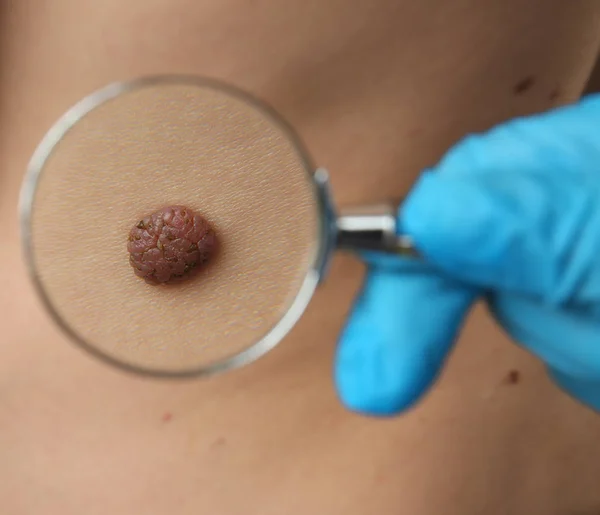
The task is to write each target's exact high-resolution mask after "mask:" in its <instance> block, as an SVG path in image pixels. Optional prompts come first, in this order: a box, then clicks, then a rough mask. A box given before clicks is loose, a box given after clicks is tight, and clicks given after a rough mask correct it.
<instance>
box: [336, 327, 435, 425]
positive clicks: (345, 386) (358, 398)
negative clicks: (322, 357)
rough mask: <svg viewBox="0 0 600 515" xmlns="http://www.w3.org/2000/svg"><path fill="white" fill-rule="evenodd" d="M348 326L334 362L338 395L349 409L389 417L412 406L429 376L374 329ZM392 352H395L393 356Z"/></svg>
mask: <svg viewBox="0 0 600 515" xmlns="http://www.w3.org/2000/svg"><path fill="white" fill-rule="evenodd" d="M357 329H358V328H356V327H350V328H349V329H348V330H347V331H346V332H345V333H344V335H343V336H342V338H341V341H340V344H339V346H338V352H337V356H336V361H335V370H334V377H335V383H336V388H337V392H338V396H339V398H340V400H341V401H342V403H343V404H344V406H345V407H346V408H347V409H349V410H350V411H354V412H357V413H361V414H365V415H371V416H377V417H390V416H393V415H396V414H398V413H401V412H403V411H406V410H407V409H409V408H410V407H412V406H413V405H414V404H415V403H416V401H417V400H418V399H419V398H420V397H421V394H422V393H423V391H424V390H425V389H426V388H427V386H428V384H429V382H430V380H431V378H430V375H431V374H429V373H428V371H427V370H423V368H425V367H419V366H418V365H417V363H415V360H414V359H410V358H409V357H407V356H401V355H397V354H398V353H394V349H395V348H398V343H397V342H385V341H383V340H382V337H381V335H379V334H377V331H376V330H373V329H371V330H369V329H367V328H364V330H363V331H361V330H360V329H358V330H357ZM394 354H396V355H394Z"/></svg>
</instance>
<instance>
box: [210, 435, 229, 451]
mask: <svg viewBox="0 0 600 515" xmlns="http://www.w3.org/2000/svg"><path fill="white" fill-rule="evenodd" d="M226 444H227V439H226V438H225V437H224V436H219V438H217V439H216V440H215V441H214V442H213V443H212V444H211V445H210V446H211V448H212V449H217V448H219V447H224V446H225V445H226Z"/></svg>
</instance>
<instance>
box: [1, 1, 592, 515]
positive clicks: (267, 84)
mask: <svg viewBox="0 0 600 515" xmlns="http://www.w3.org/2000/svg"><path fill="white" fill-rule="evenodd" d="M9 6H10V8H9ZM599 11H600V5H599V4H598V2H596V1H594V0H591V1H585V0H583V1H581V0H578V1H572V2H565V1H564V0H531V1H527V2H523V1H522V0H456V1H452V2H448V1H447V0H423V1H419V2H415V1H408V0H371V1H362V2H360V1H352V2H349V1H348V0H343V1H342V0H285V1H282V0H259V1H253V2H250V1H247V0H203V1H197V0H150V1H149V0H130V1H129V2H123V1H118V0H106V1H104V2H97V1H92V0H52V1H50V0H18V1H15V2H0V23H2V27H1V30H0V217H1V219H2V223H3V224H2V227H3V229H2V238H3V239H2V245H0V313H1V321H2V332H1V333H0V408H1V409H0V497H1V499H2V503H3V504H2V513H6V514H10V515H30V514H33V515H37V514H40V513H41V514H44V515H81V514H85V515H105V514H107V513H110V514H111V515H132V514H143V515H196V514H198V513H209V514H211V515H213V514H214V515H239V514H245V515H282V514H285V515H306V514H317V515H320V514H326V515H365V514H368V515H371V514H373V515H397V514H398V513H409V514H411V515H440V514H444V515H481V514H482V513H484V514H486V515H596V514H598V513H600V491H599V489H598V478H599V477H600V420H599V417H598V415H597V414H594V413H592V412H591V411H589V410H587V409H585V408H583V407H582V406H580V405H579V404H578V403H577V402H575V401H573V400H572V399H570V398H569V397H568V396H566V395H565V394H563V393H562V392H561V391H560V390H559V389H558V388H556V387H555V386H554V385H553V384H552V382H551V381H549V380H548V378H547V376H546V372H545V370H544V367H543V365H542V364H541V363H539V362H538V361H537V360H536V359H534V358H533V357H532V356H530V355H528V354H527V353H526V352H524V351H523V350H522V349H520V348H519V347H518V346H516V345H514V344H513V343H512V342H511V341H510V340H509V339H508V338H507V337H506V336H505V335H504V334H503V333H502V331H500V330H499V329H497V328H496V326H495V324H494V322H493V321H492V320H491V318H490V317H489V316H488V314H487V313H486V311H485V309H483V308H482V307H479V308H478V309H476V310H475V311H474V312H473V313H472V314H471V316H470V318H469V321H468V323H467V325H466V327H465V328H464V331H463V332H462V335H461V338H460V341H459V342H458V344H457V346H456V349H455V350H454V352H453V353H452V355H451V357H450V359H449V361H448V363H447V366H446V368H445V369H444V373H443V375H442V377H441V378H440V380H439V381H438V382H437V384H436V385H435V386H434V388H433V390H432V391H431V392H429V394H428V395H427V396H426V397H425V398H424V399H423V401H422V402H421V403H419V404H418V405H417V406H415V408H414V409H412V410H411V411H410V412H408V413H406V414H404V415H403V416H401V417H398V418H396V419H392V420H372V419H365V418H362V417H360V416H357V415H355V414H352V413H348V412H347V411H346V410H345V409H344V408H343V406H341V405H340V403H339V400H338V399H337V397H336V395H335V391H334V388H333V383H332V377H331V371H332V360H333V355H334V350H335V345H336V340H337V336H338V334H339V331H340V329H341V328H342V326H343V324H344V321H345V317H346V315H347V313H348V310H349V308H350V305H351V303H352V300H353V298H354V295H355V294H356V293H357V292H358V291H359V290H360V287H361V281H362V276H363V271H364V267H363V266H362V265H361V263H360V262H359V261H358V260H356V259H354V258H353V257H351V256H346V255H338V256H336V258H335V260H334V262H333V263H332V267H331V270H330V274H329V276H328V277H327V280H326V281H325V282H324V283H323V285H322V286H321V287H320V289H319V291H318V292H317V294H316V296H315V298H314V299H313V301H312V303H311V305H310V307H309V309H308V311H307V312H306V314H305V316H304V317H303V318H302V320H301V321H300V323H299V324H298V326H297V327H296V328H295V329H294V331H293V332H292V334H290V335H289V336H288V337H287V338H286V339H285V340H284V342H283V343H282V344H281V345H280V346H279V347H278V348H277V349H276V350H274V351H273V352H272V353H271V354H268V355H267V356H266V357H264V358H263V359H261V360H259V361H258V362H256V363H255V364H253V365H252V366H250V367H248V368H244V369H240V370H237V371H235V372H233V373H231V374H229V373H228V374H225V375H223V376H216V377H214V378H212V379H210V380H207V381H190V382H162V381H151V380H148V379H146V378H143V379H140V378H138V377H136V376H130V375H127V374H123V373H120V372H119V371H116V370H114V369H112V368H110V367H107V366H105V365H104V364H102V363H99V362H98V361H97V360H95V359H93V358H90V357H89V356H87V355H86V354H85V353H82V352H81V351H80V350H79V349H77V348H75V347H74V346H72V345H71V344H70V342H69V341H68V340H67V339H66V338H64V337H63V335H62V334H61V332H60V331H59V330H57V329H56V328H55V327H54V325H53V324H52V322H51V321H50V320H49V319H48V317H47V316H46V314H45V312H44V311H43V309H42V308H41V306H40V304H39V301H38V299H37V297H36V296H35V294H34V292H33V290H32V288H31V286H30V283H29V281H28V277H27V271H26V269H25V268H24V266H23V263H22V256H21V252H20V241H19V231H18V223H17V222H18V221H17V199H18V193H19V188H20V184H21V180H22V177H23V171H24V170H25V167H26V165H27V162H28V160H29V158H30V156H31V152H32V151H33V149H34V148H35V147H36V145H37V144H38V142H39V140H40V138H41V137H42V136H43V135H44V134H45V132H46V131H47V129H48V128H49V127H50V126H51V125H52V124H53V123H54V121H55V120H56V118H57V117H59V116H60V115H61V114H62V113H63V112H64V111H65V110H66V109H68V108H69V107H70V106H71V105H73V103H75V102H77V101H78V100H79V99H81V98H82V97H83V96H85V95H87V94H89V93H90V92H92V91H94V90H96V89H97V88H100V87H103V86H105V85H106V84H108V83H110V82H112V81H115V80H122V79H124V78H129V77H137V76H141V75H149V74H155V73H171V72H176V73H181V72H185V73H196V74H201V75H208V76H211V77H215V78H219V79H223V80H225V81H227V82H230V83H232V84H234V85H236V86H238V87H241V88H243V89H245V90H247V91H249V92H251V93H254V94H256V95H257V96H259V97H260V98H262V99H265V100H267V101H268V102H269V103H271V104H272V105H273V106H274V107H275V108H276V109H277V110H278V111H279V112H281V113H282V114H283V115H284V116H285V117H286V118H287V119H288V120H289V122H290V123H291V124H292V125H293V126H294V127H295V128H296V130H297V131H298V132H299V133H300V135H301V136H302V138H303V139H304V140H305V142H306V145H307V147H308V148H309V149H310V151H311V153H312V154H313V157H314V161H315V162H316V163H317V164H318V165H322V166H325V167H326V168H327V169H328V170H329V171H330V174H331V180H332V186H333V190H334V193H335V197H336V201H337V203H338V204H339V205H340V206H346V205H354V204H356V203H363V202H364V203H367V202H377V201H381V200H386V199H387V198H401V197H402V196H403V195H405V194H406V193H407V191H408V189H409V188H410V186H411V184H412V183H413V181H414V180H415V178H416V177H417V175H418V174H419V172H420V170H422V169H423V168H425V167H427V166H429V165H431V164H433V163H435V162H436V161H437V160H438V159H439V158H440V157H441V155H442V154H443V153H444V152H445V150H446V149H447V148H448V147H449V146H451V145H452V144H453V143H454V142H455V141H457V140H458V139H460V138H461V137H463V136H464V135H466V134H468V133H471V132H474V131H479V130H484V129H486V128H488V127H490V126H492V125H494V124H496V123H499V122H501V121H503V120H506V119H508V118H512V117H515V116H520V115H526V114H529V113H533V112H539V111H544V110H547V109H549V108H552V107H555V106H558V105H562V104H566V103H569V102H572V101H574V100H576V99H577V98H578V97H579V95H580V94H581V92H582V91H583V90H584V87H585V84H586V81H587V77H588V76H589V73H590V70H591V69H592V67H593V64H594V61H595V59H596V55H597V50H598V43H599V41H600V23H599V22H600V20H599V17H598V15H599V14H600V13H599ZM40 42H43V44H42V43H40ZM145 193H146V189H145V188H143V187H140V191H135V192H132V194H133V195H135V197H134V198H132V202H134V201H135V202H142V203H143V202H144V199H145V196H144V195H145ZM285 200H286V199H282V201H285ZM162 201H163V202H168V203H174V204H175V203H183V204H185V205H189V206H190V207H192V208H194V207H195V208H197V209H198V211H200V210H201V209H203V205H202V204H201V203H199V204H198V205H195V204H194V203H193V202H188V201H187V200H186V201H183V200H180V199H179V198H175V199H173V200H171V199H169V200H166V199H163V200H162ZM228 201H230V199H228V198H224V199H223V202H228ZM133 205H135V206H138V205H141V204H138V203H135V204H133ZM160 205H161V204H160V203H159V204H153V205H152V206H151V207H150V208H149V209H143V211H142V212H140V213H139V214H138V215H136V216H132V217H127V218H126V219H125V222H126V224H125V225H126V227H125V228H124V230H123V233H122V234H121V233H120V234H119V240H118V241H119V245H120V247H119V249H120V252H121V255H122V259H123V261H124V264H125V268H126V270H125V271H126V272H127V276H126V279H127V278H128V279H131V281H133V282H134V283H135V284H134V286H135V287H136V288H139V287H140V284H138V283H139V282H140V281H141V280H140V279H138V278H137V277H135V276H134V275H133V273H132V271H131V269H130V267H129V264H128V263H127V257H128V256H127V252H126V249H125V244H126V240H127V235H128V231H129V230H130V229H131V227H132V226H133V225H134V224H135V223H136V222H137V221H138V216H139V217H140V218H141V217H143V216H144V215H145V214H146V213H150V212H152V211H153V209H155V208H156V207H160ZM211 214H212V211H207V212H206V215H207V217H210V216H211ZM245 223H246V221H245V220H243V219H240V220H237V221H236V220H231V223H229V224H228V225H227V226H226V227H224V228H223V231H225V230H232V231H235V230H240V228H242V229H243V224H245ZM238 224H239V225H238ZM215 228H216V229H218V234H219V237H221V234H222V232H221V231H222V229H221V226H220V225H215ZM223 234H224V233H223ZM218 261H219V259H217V260H215V263H214V266H218ZM211 266H212V265H211ZM100 275H101V274H100ZM202 279H203V278H201V277H198V278H196V279H195V280H194V281H190V282H189V283H184V284H182V285H180V286H181V288H182V289H184V288H186V287H187V286H188V284H189V285H190V286H193V287H194V288H195V284H194V283H195V282H196V281H198V280H199V281H202ZM86 280H87V278H86ZM91 286H93V284H92V285H91ZM141 286H143V284H142V285H141ZM146 289H147V290H151V292H152V293H155V292H157V291H158V292H159V293H161V294H162V293H163V290H164V292H166V293H165V295H172V296H173V301H174V302H176V298H177V294H178V293H179V292H178V291H177V290H180V288H179V286H177V287H175V288H151V287H148V288H146ZM85 300H86V299H85V298H82V299H81V301H85ZM184 307H185V306H182V308H184ZM182 311H183V309H182ZM161 316H162V313H161V312H160V311H159V310H156V309H154V305H152V304H149V305H148V317H153V318H160V317H161ZM121 323H122V324H128V323H130V321H129V320H127V319H124V320H122V321H121ZM432 323H435V313H432ZM403 343H405V342H398V344H399V345H402V344H403Z"/></svg>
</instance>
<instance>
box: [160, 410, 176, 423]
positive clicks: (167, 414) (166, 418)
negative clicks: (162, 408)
mask: <svg viewBox="0 0 600 515" xmlns="http://www.w3.org/2000/svg"><path fill="white" fill-rule="evenodd" d="M161 420H162V421H163V422H165V423H166V422H171V420H173V413H171V412H170V411H166V412H165V413H163V416H162V417H161Z"/></svg>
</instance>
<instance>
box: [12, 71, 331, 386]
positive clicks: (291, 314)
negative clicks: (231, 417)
mask: <svg viewBox="0 0 600 515" xmlns="http://www.w3.org/2000/svg"><path fill="white" fill-rule="evenodd" d="M161 84H174V85H193V86H198V87H203V88H211V89H217V90H219V91H221V92H224V93H226V94H228V95H230V96H232V97H236V98H238V99H240V100H242V101H243V102H244V103H246V104H250V105H252V106H253V107H254V108H255V109H257V110H258V111H261V112H262V113H263V114H264V115H265V116H266V117H267V118H268V119H270V120H271V121H272V122H273V124H274V125H275V126H277V127H279V128H280V130H281V131H282V132H283V133H284V134H285V135H286V137H287V138H288V139H289V141H290V142H291V143H292V144H293V146H294V148H295V150H296V152H297V153H298V155H299V156H300V159H301V161H302V163H303V165H304V168H305V169H306V171H307V173H308V175H309V177H308V179H309V180H310V182H311V184H312V187H313V189H314V197H315V206H316V210H317V217H318V225H319V227H318V235H317V242H316V244H317V249H316V252H315V256H314V259H313V262H312V263H311V265H310V266H309V268H308V271H307V274H306V277H305V278H304V281H303V283H302V286H301V287H300V289H299V291H298V293H297V295H296V297H295V299H294V300H293V301H292V303H291V305H290V307H289V308H288V311H287V312H286V313H285V314H284V315H283V316H282V318H281V319H280V320H279V321H278V322H277V323H276V324H275V325H274V326H273V327H272V328H271V329H270V330H269V331H268V332H267V334H265V335H264V336H263V337H262V338H261V339H260V340H258V341H256V342H255V343H254V344H252V345H251V346H250V347H248V348H247V349H245V350H243V351H242V352H239V353H237V354H235V355H233V356H230V357H227V358H224V359H223V360H218V361H216V362H214V363H212V364H210V365H208V366H201V367H195V368H190V369H188V370H182V371H173V370H161V369H157V368H149V367H143V366H138V365H134V364H131V363H128V362H126V361H121V360H120V359H118V358H116V357H114V356H112V355H111V354H109V353H106V352H103V351H101V350H99V349H98V348H96V347H95V346H93V345H92V344H90V343H88V342H87V341H86V340H85V339H84V338H82V337H81V336H79V334H78V333H77V332H76V331H75V330H74V329H72V328H71V327H70V326H69V324H68V323H67V322H66V321H65V320H63V318H62V317H61V315H60V314H59V313H58V311H57V310H56V309H55V307H54V305H53V303H52V301H51V300H50V297H49V295H48V294H47V292H46V290H45V288H44V285H43V284H42V282H41V280H40V278H39V276H38V273H37V268H36V265H35V252H34V249H33V242H32V228H31V223H32V214H33V210H34V199H35V194H36V191H37V186H38V181H39V178H40V176H41V175H42V173H43V170H44V165H45V163H46V161H47V159H48V158H49V157H50V156H51V155H52V153H53V152H54V149H55V147H56V146H57V145H58V144H59V143H60V142H61V140H62V138H63V137H64V136H65V135H66V134H67V133H68V132H69V131H70V130H71V128H72V127H73V126H74V125H75V124H76V123H78V122H79V121H80V120H81V119H82V118H84V117H85V116H86V115H87V114H88V113H90V112H91V111H93V110H94V109H96V108H97V107H99V106H101V105H102V104H104V103H106V102H108V101H109V100H112V99H114V98H116V97H118V96H119V95H121V94H123V93H127V92H130V91H134V90H138V89H142V88H145V87H149V86H156V85H161ZM315 171H316V167H315V166H314V165H313V163H312V160H311V159H310V156H309V154H308V152H307V151H306V149H305V147H304V144H303V143H302V141H301V140H300V138H299V137H298V135H297V134H296V133H295V131H294V130H293V129H292V127H291V126H290V125H289V124H288V123H287V122H286V121H285V120H284V119H283V118H282V117H281V116H280V115H279V114H278V113H277V112H276V111H275V110H273V109H272V108H271V107H270V106H268V105H266V104H265V103H264V102H263V101H261V100H258V99H257V98H255V97H253V96H252V95H250V94H248V93H246V92H244V91H241V90H239V89H238V88H236V87H234V86H231V85H228V84H225V83H223V82H221V81H219V80H215V79H210V78H206V77H197V76H190V75H159V76H150V77H145V78H140V79H135V80H132V81H124V82H116V83H113V84H110V85H109V86H106V87H104V88H102V89H100V90H97V91H96V92H94V93H92V94H91V95H89V96H87V97H85V98H84V99H83V100H81V101H79V102H78V103H77V104H75V105H74V106H73V107H72V108H71V109H69V110H68V111H67V112H66V113H65V114H64V115H63V116H62V117H61V118H60V119H59V120H58V121H57V122H56V123H55V124H54V125H53V126H52V128H51V129H50V130H49V131H48V132H47V133H46V135H45V136H44V138H43V139H42V141H41V142H40V144H39V145H38V147H37V148H36V150H35V152H34V153H33V155H32V157H31V160H30V162H29V165H28V167H27V171H26V174H25V179H24V182H23V185H22V188H21V195H20V199H19V213H20V225H21V240H22V247H23V253H24V257H25V263H26V266H27V269H28V273H29V275H30V278H31V280H32V282H33V285H34V288H35V289H36V291H37V294H38V295H39V297H40V299H41V300H42V303H43V305H44V307H45V309H46V310H47V312H48V313H49V314H50V316H51V318H52V319H53V321H54V322H55V323H56V324H57V325H58V326H59V327H60V328H61V329H62V331H63V332H64V333H66V334H67V336H69V337H70V339H71V340H72V341H74V342H75V343H77V344H78V345H79V346H80V347H81V348H83V349H85V350H86V351H87V352H89V353H91V354H92V355H94V356H95V357H97V358H99V359H101V360H103V361H104V362H106V363H108V364H110V365H113V366H116V367H118V368H120V369H123V370H126V371H128V372H134V373H137V374H142V375H147V376H153V377H162V378H190V377H201V376H207V375H211V374H214V373H217V372H224V371H226V370H230V369H233V368H237V367H241V366H243V365H247V364H249V363H251V362H253V361H255V360H256V359H258V358H260V357H261V356H263V355H264V354H266V353H267V352H268V351H269V350H271V349H273V348H274V347H275V346H276V345H277V344H278V343H279V342H280V341H281V340H282V339H283V338H284V337H285V335H287V333H288V332H289V331H290V330H291V329H292V327H293V326H294V325H295V324H296V322H297V321H298V319H299V318H300V317H301V316H302V314H303V313H304V311H305V309H306V307H307V305H308V303H309V301H310V299H311V298H312V296H313V293H314V291H315V289H316V287H317V285H318V283H319V280H320V278H321V276H322V273H323V270H324V269H325V266H326V263H327V260H328V258H329V253H330V251H331V248H332V242H331V239H332V234H331V213H330V207H329V205H328V199H327V198H326V195H324V194H323V192H322V191H321V190H320V188H319V184H318V182H317V181H315V180H314V172H315Z"/></svg>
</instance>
